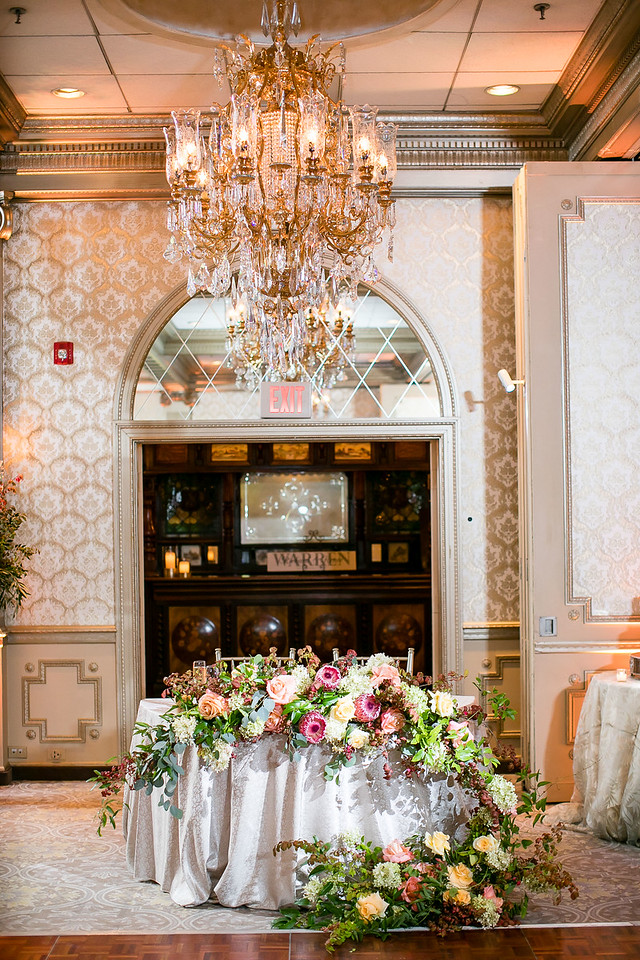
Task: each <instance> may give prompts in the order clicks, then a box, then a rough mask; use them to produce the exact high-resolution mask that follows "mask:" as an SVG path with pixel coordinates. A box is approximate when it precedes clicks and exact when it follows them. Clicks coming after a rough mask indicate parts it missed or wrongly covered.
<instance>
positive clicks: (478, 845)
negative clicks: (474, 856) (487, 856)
mask: <svg viewBox="0 0 640 960" xmlns="http://www.w3.org/2000/svg"><path fill="white" fill-rule="evenodd" d="M498 846H499V844H498V841H497V840H496V838H495V837H494V836H493V834H488V835H487V836H483V837H476V839H475V840H474V841H473V849H474V850H477V851H478V853H493V851H494V850H497V849H498Z"/></svg>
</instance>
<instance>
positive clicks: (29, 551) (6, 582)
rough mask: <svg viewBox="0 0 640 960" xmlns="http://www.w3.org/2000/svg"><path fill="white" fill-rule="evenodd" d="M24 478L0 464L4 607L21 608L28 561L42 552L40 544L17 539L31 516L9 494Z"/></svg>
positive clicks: (0, 564) (0, 578)
mask: <svg viewBox="0 0 640 960" xmlns="http://www.w3.org/2000/svg"><path fill="white" fill-rule="evenodd" d="M21 480H22V476H21V475H18V476H16V477H12V478H10V479H8V478H7V476H6V473H5V469H4V466H3V465H1V464H0V610H6V609H9V608H12V609H13V610H17V609H18V607H20V606H21V605H22V601H23V600H24V598H25V597H27V596H28V595H29V591H28V590H27V588H26V587H25V585H24V578H25V576H26V574H27V570H26V567H25V565H24V564H25V561H26V560H28V559H29V558H30V557H32V556H33V554H34V553H37V552H38V551H37V548H36V547H27V546H25V544H24V543H16V536H17V534H18V530H19V529H20V527H21V525H22V524H23V523H24V521H25V520H26V519H27V518H26V516H25V514H24V513H20V511H19V510H18V509H17V508H16V507H14V506H13V505H12V504H10V503H9V501H8V499H7V497H8V495H9V494H12V493H16V492H17V489H18V484H19V483H20V481H21Z"/></svg>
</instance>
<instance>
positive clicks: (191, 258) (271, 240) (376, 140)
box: [165, 0, 397, 380]
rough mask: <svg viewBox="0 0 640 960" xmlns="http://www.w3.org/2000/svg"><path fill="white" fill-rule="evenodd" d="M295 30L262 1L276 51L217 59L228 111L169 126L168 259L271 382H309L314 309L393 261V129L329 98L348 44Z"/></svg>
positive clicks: (231, 53) (295, 20)
mask: <svg viewBox="0 0 640 960" xmlns="http://www.w3.org/2000/svg"><path fill="white" fill-rule="evenodd" d="M299 26H300V18H299V15H298V11H297V4H295V3H294V4H293V5H291V4H290V3H289V2H283V0H276V2H273V3H272V4H271V5H270V6H267V4H265V6H264V8H263V16H262V27H263V31H264V33H265V36H268V37H270V39H271V45H270V46H267V47H256V46H254V44H253V42H252V41H251V40H249V39H248V38H247V37H244V36H241V37H239V38H238V40H237V42H236V46H235V47H231V46H229V45H227V44H222V45H221V47H220V48H218V49H217V51H216V61H215V64H214V75H215V76H216V77H217V78H218V80H219V81H220V82H223V80H224V78H225V77H226V79H227V80H228V83H229V86H230V89H231V98H230V101H229V103H228V104H227V105H225V106H221V105H219V104H213V106H212V107H211V112H210V114H207V115H202V114H201V113H200V111H198V110H181V111H174V112H173V113H172V118H173V126H172V127H171V128H168V129H165V138H166V142H167V164H166V171H167V180H168V182H169V185H170V188H171V199H170V201H169V212H168V227H169V231H170V232H171V238H170V241H169V245H168V247H167V250H166V251H165V258H166V259H167V260H169V261H170V262H172V263H174V262H177V261H179V260H183V259H185V260H186V261H187V263H188V282H187V291H188V293H189V295H190V296H193V295H194V294H195V293H197V292H198V291H204V292H208V293H210V294H212V295H213V296H218V297H219V296H224V295H226V294H227V293H228V292H229V291H231V300H232V304H233V308H234V310H237V309H238V307H239V305H240V307H241V309H242V312H243V315H244V322H243V325H242V338H243V342H242V344H237V347H238V350H240V349H242V348H244V347H248V349H249V350H250V352H251V353H252V355H256V352H257V354H258V355H259V356H260V358H261V364H262V366H261V371H262V373H263V374H264V375H265V376H266V377H267V379H289V380H291V379H297V378H299V377H304V376H305V375H307V376H308V375H309V374H308V366H309V350H310V349H311V348H312V331H311V330H310V327H309V324H308V321H307V318H308V316H309V311H310V310H318V309H320V308H321V307H323V309H326V304H327V303H328V304H330V305H331V306H332V307H333V308H334V309H337V307H338V304H339V301H340V300H341V299H345V298H347V299H350V300H352V301H355V299H356V296H357V287H358V283H359V282H365V283H367V284H373V283H375V282H376V280H377V279H378V268H377V266H376V263H375V253H376V248H377V247H378V246H379V245H381V244H383V243H385V242H386V249H387V255H388V257H389V259H392V256H393V227H394V225H395V213H394V201H393V200H392V199H391V188H392V184H393V179H394V176H395V173H396V168H397V162H396V132H397V127H396V125H395V124H393V123H386V122H379V121H378V119H377V112H378V111H377V107H370V106H369V105H368V104H365V105H364V106H353V107H350V108H347V107H346V106H345V105H344V103H343V102H342V101H341V100H340V99H336V100H334V99H333V98H332V97H331V96H330V94H329V92H328V90H329V87H330V86H331V84H332V83H334V82H335V83H336V84H337V85H338V82H339V80H340V78H344V71H345V54H344V47H343V46H342V44H338V45H334V46H333V47H331V48H329V49H328V50H326V51H322V50H321V48H320V46H319V42H318V37H312V38H311V39H310V40H309V41H308V42H307V44H306V46H305V47H304V48H303V49H299V48H296V47H293V46H291V45H290V44H289V42H288V40H289V37H290V36H291V34H292V33H293V34H295V35H297V33H298V29H299ZM323 305H324V306H323ZM235 329H236V336H237V329H238V328H237V325H236V328H235ZM254 370H255V364H254Z"/></svg>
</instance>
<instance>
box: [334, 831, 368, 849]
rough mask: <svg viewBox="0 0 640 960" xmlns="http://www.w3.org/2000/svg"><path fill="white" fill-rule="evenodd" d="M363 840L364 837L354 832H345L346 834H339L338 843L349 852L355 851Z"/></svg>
mask: <svg viewBox="0 0 640 960" xmlns="http://www.w3.org/2000/svg"><path fill="white" fill-rule="evenodd" d="M361 840H362V837H361V836H360V835H359V834H357V833H354V832H353V830H345V831H344V833H340V834H338V837H337V839H336V843H337V844H339V846H341V847H345V848H346V849H347V850H355V849H356V847H357V846H358V844H359V843H360V841H361Z"/></svg>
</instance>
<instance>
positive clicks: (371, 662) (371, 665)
mask: <svg viewBox="0 0 640 960" xmlns="http://www.w3.org/2000/svg"><path fill="white" fill-rule="evenodd" d="M383 663H392V664H393V665H394V666H395V660H394V659H393V657H390V656H389V655H388V654H386V653H374V654H373V656H372V657H369V659H368V660H367V662H366V664H365V669H367V670H373V669H375V667H381V666H382V664H383Z"/></svg>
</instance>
